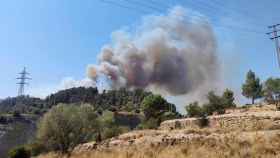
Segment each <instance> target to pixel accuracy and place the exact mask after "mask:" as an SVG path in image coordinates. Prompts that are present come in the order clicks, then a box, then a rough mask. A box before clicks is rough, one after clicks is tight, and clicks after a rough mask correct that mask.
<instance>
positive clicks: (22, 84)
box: [17, 67, 31, 96]
mask: <svg viewBox="0 0 280 158" xmlns="http://www.w3.org/2000/svg"><path fill="white" fill-rule="evenodd" d="M19 74H20V77H18V78H17V80H19V82H18V83H17V84H18V85H19V89H18V96H23V95H24V89H25V85H28V82H26V80H31V78H29V77H28V75H30V74H29V73H28V72H27V71H26V68H25V67H24V68H23V71H22V72H20V73H19Z"/></svg>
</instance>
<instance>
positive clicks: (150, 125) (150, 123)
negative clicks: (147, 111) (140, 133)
mask: <svg viewBox="0 0 280 158" xmlns="http://www.w3.org/2000/svg"><path fill="white" fill-rule="evenodd" d="M158 125H159V120H158V119H155V118H150V119H148V120H144V121H143V122H142V123H140V124H139V125H138V127H137V128H138V129H156V128H157V127H158Z"/></svg>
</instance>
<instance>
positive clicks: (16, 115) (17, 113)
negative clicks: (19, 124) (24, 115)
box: [13, 110, 21, 117]
mask: <svg viewBox="0 0 280 158" xmlns="http://www.w3.org/2000/svg"><path fill="white" fill-rule="evenodd" d="M13 117H21V114H20V112H19V111H17V110H15V111H13Z"/></svg>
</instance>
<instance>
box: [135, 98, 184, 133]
mask: <svg viewBox="0 0 280 158" xmlns="http://www.w3.org/2000/svg"><path fill="white" fill-rule="evenodd" d="M141 109H142V111H143V113H144V115H145V118H144V120H143V122H142V123H141V125H140V126H141V128H155V127H157V126H159V124H160V123H161V122H162V121H165V120H167V119H174V118H177V117H179V114H178V113H177V112H176V107H175V105H173V104H170V103H168V102H167V101H166V100H165V99H164V98H163V97H161V96H160V95H149V96H147V97H145V98H144V100H143V101H142V103H141ZM140 126H139V128H140Z"/></svg>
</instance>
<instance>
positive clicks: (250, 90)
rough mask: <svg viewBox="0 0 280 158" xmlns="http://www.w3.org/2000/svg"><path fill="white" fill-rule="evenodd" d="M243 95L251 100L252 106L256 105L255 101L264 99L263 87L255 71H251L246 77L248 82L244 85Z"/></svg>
mask: <svg viewBox="0 0 280 158" xmlns="http://www.w3.org/2000/svg"><path fill="white" fill-rule="evenodd" d="M242 95H243V96H245V97H247V98H251V99H252V104H254V103H255V99H258V98H261V97H262V85H261V83H260V79H259V78H258V77H256V75H255V73H254V72H253V71H251V70H250V71H249V72H248V73H247V76H246V81H245V83H244V84H243V85H242Z"/></svg>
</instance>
